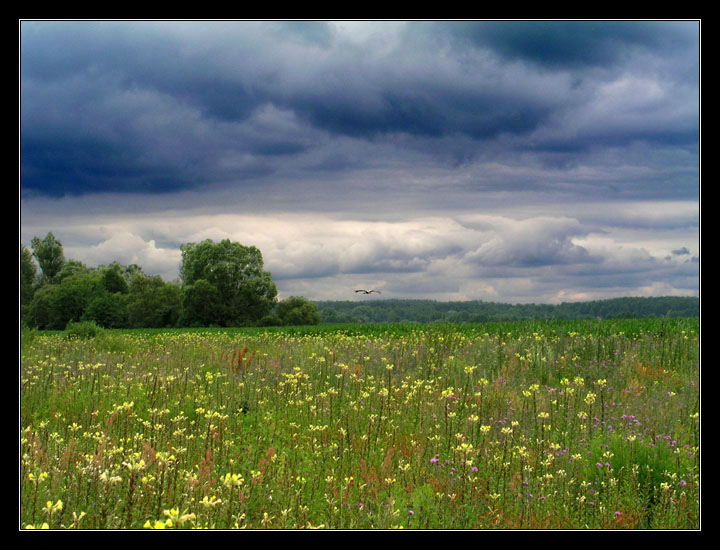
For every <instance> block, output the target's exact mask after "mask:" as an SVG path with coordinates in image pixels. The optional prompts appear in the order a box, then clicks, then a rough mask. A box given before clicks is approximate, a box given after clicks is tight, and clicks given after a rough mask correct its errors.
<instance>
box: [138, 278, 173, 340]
mask: <svg viewBox="0 0 720 550" xmlns="http://www.w3.org/2000/svg"><path fill="white" fill-rule="evenodd" d="M127 300H128V302H127V311H128V324H129V325H130V326H131V327H138V328H140V327H147V328H159V327H173V326H175V324H176V323H177V321H178V319H179V317H180V312H181V301H180V287H179V286H178V285H176V284H173V283H166V282H165V281H163V280H162V277H160V276H159V275H154V276H150V277H148V276H146V275H143V274H141V273H136V274H135V275H134V276H133V278H132V281H131V283H130V287H129V291H128V298H127Z"/></svg>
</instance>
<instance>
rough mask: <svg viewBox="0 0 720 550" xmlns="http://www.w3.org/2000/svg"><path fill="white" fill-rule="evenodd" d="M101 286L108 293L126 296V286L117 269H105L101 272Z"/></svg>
mask: <svg viewBox="0 0 720 550" xmlns="http://www.w3.org/2000/svg"><path fill="white" fill-rule="evenodd" d="M102 285H103V287H105V290H107V291H108V292H110V293H116V292H118V293H120V294H127V292H128V288H129V286H128V284H127V282H126V281H125V278H124V277H123V276H122V273H121V272H120V268H118V267H115V266H113V267H107V268H105V269H104V270H103V275H102Z"/></svg>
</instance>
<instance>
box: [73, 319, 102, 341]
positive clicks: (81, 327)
mask: <svg viewBox="0 0 720 550" xmlns="http://www.w3.org/2000/svg"><path fill="white" fill-rule="evenodd" d="M101 333H102V328H101V327H99V326H98V325H97V323H95V321H79V322H74V321H71V322H69V323H68V324H67V326H66V327H65V336H66V337H67V338H81V339H85V338H95V337H96V336H98V335H99V334H101Z"/></svg>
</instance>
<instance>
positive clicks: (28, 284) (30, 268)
mask: <svg viewBox="0 0 720 550" xmlns="http://www.w3.org/2000/svg"><path fill="white" fill-rule="evenodd" d="M36 278H37V268H36V267H35V263H34V262H33V261H32V253H31V252H30V251H29V250H28V249H27V248H25V247H24V246H21V247H20V307H21V314H20V316H21V317H24V316H25V310H26V309H27V308H28V306H29V305H30V302H31V301H32V298H33V295H34V294H35V279H36Z"/></svg>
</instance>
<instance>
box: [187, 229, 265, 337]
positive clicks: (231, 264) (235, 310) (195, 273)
mask: <svg viewBox="0 0 720 550" xmlns="http://www.w3.org/2000/svg"><path fill="white" fill-rule="evenodd" d="M180 249H181V251H182V266H181V268H180V278H181V279H182V284H183V289H184V290H186V292H185V293H184V298H185V299H186V302H185V303H183V307H184V309H185V312H184V313H185V314H184V315H183V322H184V323H188V324H197V323H201V322H204V321H205V320H206V319H207V318H210V319H211V320H212V321H213V324H218V325H220V326H241V325H248V324H255V323H257V322H258V321H259V320H260V319H262V318H263V317H264V316H265V315H267V314H268V313H269V312H270V310H271V309H272V308H273V307H274V305H275V303H276V300H277V287H276V286H275V283H274V282H273V280H272V276H271V275H270V273H269V272H267V271H264V269H263V267H264V265H263V258H262V253H261V252H260V250H258V249H257V248H256V247H254V246H244V245H242V244H240V243H236V242H232V241H230V240H229V239H225V240H223V241H220V242H219V243H214V242H213V241H211V240H210V239H207V240H205V241H202V242H200V243H189V244H185V245H182V246H181V247H180ZM201 280H204V281H206V283H207V284H205V283H203V284H202V286H201V287H200V288H197V287H196V288H195V289H192V287H193V286H194V285H196V284H197V283H198V282H199V281H201ZM211 287H213V288H214V289H215V290H214V291H212V290H211ZM199 293H201V294H202V295H204V296H206V297H207V299H208V300H211V301H210V302H209V303H208V304H206V305H205V306H203V308H201V309H198V307H197V304H195V303H194V300H195V299H196V298H197V296H198V294H199ZM207 310H212V311H213V313H212V315H210V314H209V313H208V311H207ZM195 313H198V314H200V313H202V314H201V315H200V317H193V315H194V314H195Z"/></svg>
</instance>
